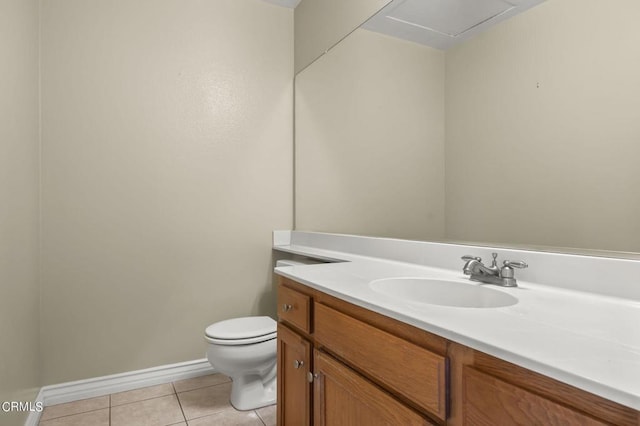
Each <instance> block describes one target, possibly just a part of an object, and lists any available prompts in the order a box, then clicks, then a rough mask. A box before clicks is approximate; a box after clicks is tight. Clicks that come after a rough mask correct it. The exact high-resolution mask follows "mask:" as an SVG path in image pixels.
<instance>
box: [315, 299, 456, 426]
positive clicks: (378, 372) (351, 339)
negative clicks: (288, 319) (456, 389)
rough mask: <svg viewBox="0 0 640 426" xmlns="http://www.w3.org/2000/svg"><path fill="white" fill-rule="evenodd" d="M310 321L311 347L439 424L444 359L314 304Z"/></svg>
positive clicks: (444, 401)
mask: <svg viewBox="0 0 640 426" xmlns="http://www.w3.org/2000/svg"><path fill="white" fill-rule="evenodd" d="M314 319H315V329H314V333H315V340H316V342H318V343H320V344H321V345H323V346H324V347H325V348H326V349H327V350H328V351H330V352H332V353H334V354H335V355H337V356H338V357H340V358H341V359H343V360H345V361H346V362H347V363H349V364H351V365H352V366H353V367H354V368H356V369H357V370H359V371H362V372H363V373H364V374H366V375H367V376H368V377H370V378H371V379H373V380H374V381H375V382H377V383H378V384H380V385H382V386H383V387H386V388H387V389H388V390H390V391H392V393H395V394H396V395H399V396H401V397H402V398H403V399H405V400H408V401H411V402H413V403H414V404H415V405H416V406H418V407H420V408H422V409H424V410H425V411H426V412H428V413H430V414H431V415H433V416H435V417H436V418H438V419H440V420H445V418H446V416H447V395H448V383H447V382H448V361H447V359H446V358H445V357H443V356H441V355H438V354H435V353H433V352H431V351H429V350H427V349H425V348H422V347H420V346H417V345H414V344H413V343H410V342H408V341H406V340H404V339H401V338H399V337H396V336H394V335H392V334H389V333H387V332H385V331H382V330H380V329H378V328H376V327H373V326H371V325H369V324H366V323H364V322H362V321H359V320H356V319H354V318H352V317H350V316H348V315H345V314H343V313H341V312H338V311H336V310H334V309H332V308H329V307H328V306H325V305H322V304H319V303H316V304H315V305H314Z"/></svg>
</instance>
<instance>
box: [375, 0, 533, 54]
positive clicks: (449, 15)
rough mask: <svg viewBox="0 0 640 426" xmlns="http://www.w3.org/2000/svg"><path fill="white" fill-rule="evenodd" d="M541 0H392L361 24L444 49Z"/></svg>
mask: <svg viewBox="0 0 640 426" xmlns="http://www.w3.org/2000/svg"><path fill="white" fill-rule="evenodd" d="M543 1H544V0H394V1H392V2H391V3H389V4H388V5H387V6H386V7H385V8H383V9H382V10H381V11H380V12H379V13H378V14H376V15H375V16H374V17H372V18H371V19H370V20H369V21H367V22H366V23H365V24H364V25H363V28H366V29H369V30H372V31H376V32H380V33H384V34H388V35H391V36H394V37H399V38H403V39H406V40H410V41H414V42H416V43H421V44H426V45H428V46H431V47H435V48H437V49H447V48H449V47H451V46H453V45H454V44H456V43H459V42H460V41H462V40H466V39H467V38H469V37H471V36H472V35H474V34H477V33H479V32H481V31H482V30H484V29H486V28H488V27H490V26H491V25H494V24H496V23H498V22H500V21H502V20H504V19H506V18H509V17H511V16H513V15H516V14H518V13H520V12H522V11H524V10H526V9H529V8H530V7H533V6H535V5H536V4H539V3H542V2H543Z"/></svg>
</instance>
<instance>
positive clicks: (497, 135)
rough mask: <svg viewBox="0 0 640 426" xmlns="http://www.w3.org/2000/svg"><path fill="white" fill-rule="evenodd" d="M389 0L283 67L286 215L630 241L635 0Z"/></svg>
mask: <svg viewBox="0 0 640 426" xmlns="http://www.w3.org/2000/svg"><path fill="white" fill-rule="evenodd" d="M433 1H434V4H437V3H443V2H442V1H440V0H433ZM429 2H430V0H413V3H414V6H415V4H417V5H418V7H422V8H423V9H425V10H428V9H429V7H428V4H429ZM474 2H478V0H472V1H471V3H474ZM403 3H404V4H410V3H412V1H411V0H404V1H399V2H398V1H394V2H392V3H391V4H390V5H389V6H387V8H385V9H383V10H382V11H381V13H379V14H378V15H376V16H375V17H374V18H372V20H370V21H368V22H367V23H365V24H364V25H363V26H362V27H361V28H359V29H357V30H356V31H354V32H353V33H351V34H350V35H349V36H348V37H346V38H345V39H344V40H342V41H341V42H340V43H339V44H338V45H336V46H334V47H333V48H332V49H331V50H329V51H328V52H327V53H326V54H325V55H323V56H322V57H320V58H318V59H317V60H316V61H315V62H314V63H312V64H311V65H310V66H308V67H307V68H306V69H304V70H303V71H301V72H300V73H298V74H297V76H296V83H295V85H296V99H295V120H296V126H295V129H296V130H295V140H296V142H295V143H296V158H295V163H296V198H295V208H296V228H297V229H300V230H313V231H322V232H339V233H350V234H362V235H375V236H384V237H398V238H408V239H419V240H437V241H443V240H454V241H468V242H474V243H487V244H492V245H507V246H517V247H536V248H552V247H555V249H556V250H558V251H571V252H575V251H578V252H581V251H590V250H594V251H598V252H600V251H615V252H627V253H629V254H627V255H624V254H622V253H616V254H615V255H617V256H635V255H634V254H633V253H638V252H640V25H638V21H640V2H638V1H636V0H615V1H610V2H604V1H601V0H547V1H544V2H537V3H538V4H533V3H532V2H525V1H521V2H516V1H515V0H513V1H509V2H507V1H503V0H486V1H485V0H482V1H481V2H479V3H487V7H488V9H482V10H479V11H475V10H474V11H473V13H472V15H473V16H472V17H471V18H470V17H469V13H470V12H469V11H468V9H465V8H464V7H462V8H461V7H458V9H457V11H456V10H453V11H451V10H450V11H449V12H448V13H450V15H451V16H450V17H449V18H451V19H452V22H453V24H454V25H453V26H454V27H456V25H458V27H456V28H454V30H455V31H458V34H462V36H460V37H457V36H455V34H453V33H452V32H451V31H449V29H448V28H435V29H434V28H432V27H433V25H431V24H430V23H429V22H426V23H422V22H420V21H416V22H412V21H411V20H412V19H413V17H415V16H416V15H415V14H405V15H403V14H402V13H400V12H398V13H397V14H396V16H392V13H391V12H393V11H394V8H395V7H396V6H397V5H398V4H403ZM445 3H446V2H445ZM450 3H451V4H461V3H464V2H463V1H462V0H460V1H453V2H450ZM517 3H523V4H524V6H525V7H523V9H526V10H523V11H518V12H519V13H513V14H511V12H509V13H504V11H501V10H502V9H500V7H504V5H505V4H506V5H507V7H511V6H514V5H516V6H517ZM525 3H526V4H525ZM491 8H493V9H491ZM454 9H455V8H454ZM398 10H400V11H402V9H397V8H396V9H395V11H396V12H397V11H398ZM460 11H466V12H465V13H466V14H462V15H460V16H458V15H456V13H459V12H460ZM431 12H433V11H431ZM431 12H430V13H431ZM483 14H484V15H483ZM510 14H511V15H513V16H510ZM427 16H428V15H427ZM496 16H497V17H499V19H494V21H495V22H493V21H492V17H496ZM392 18H393V19H392ZM410 18H411V19H410ZM473 19H476V20H478V19H479V20H480V21H481V23H482V25H475V24H473ZM376 20H377V21H382V22H383V24H381V25H378V26H376V22H375V21H376ZM389 21H393V22H392V23H389ZM498 21H499V22H498ZM384 22H387V26H397V25H398V24H403V25H404V26H405V27H404V28H405V29H404V30H402V29H397V28H396V29H395V30H394V31H395V33H394V31H386V30H385V28H384V27H385V24H384ZM438 22H440V21H438ZM470 23H471V24H470ZM407 25H408V26H407ZM465 25H466V26H467V27H468V26H469V25H471V26H472V29H473V31H467V30H468V28H467V27H465ZM465 28H466V29H465ZM425 29H428V30H430V31H431V32H435V33H438V34H439V35H438V34H436V35H437V36H435V37H431V39H429V37H424V38H425V39H429V40H423V39H421V38H420V37H421V36H420V33H421V32H422V33H424V31H423V30H425ZM455 31H454V32H455ZM389 32H390V33H394V34H392V35H390V34H389ZM452 34H453V36H452ZM423 35H424V34H423ZM438 37H440V38H439V39H438ZM451 38H453V39H454V40H453V42H452V43H448V42H446V40H447V39H451ZM434 40H435V41H434ZM438 40H440V41H438ZM443 40H444V42H443ZM428 44H431V45H428Z"/></svg>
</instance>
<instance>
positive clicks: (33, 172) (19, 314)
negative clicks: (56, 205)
mask: <svg viewBox="0 0 640 426" xmlns="http://www.w3.org/2000/svg"><path fill="white" fill-rule="evenodd" d="M0 64H2V78H0V290H2V294H0V336H2V342H0V403H2V402H4V401H18V400H20V401H33V400H34V398H35V396H36V393H37V390H38V389H37V387H38V386H39V382H40V377H39V367H38V333H39V329H38V305H39V290H38V175H39V174H38V155H39V154H38V150H39V142H38V2H37V1H35V0H5V1H2V2H0ZM25 417H26V413H17V414H7V413H5V412H4V411H1V410H0V424H2V425H14V424H15V425H18V424H22V423H23V421H24V418H25Z"/></svg>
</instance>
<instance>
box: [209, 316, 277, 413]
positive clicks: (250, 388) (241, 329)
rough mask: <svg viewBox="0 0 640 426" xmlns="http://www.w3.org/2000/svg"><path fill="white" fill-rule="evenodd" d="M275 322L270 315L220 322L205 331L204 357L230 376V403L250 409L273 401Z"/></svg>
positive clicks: (217, 369) (275, 344)
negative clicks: (205, 346) (205, 350)
mask: <svg viewBox="0 0 640 426" xmlns="http://www.w3.org/2000/svg"><path fill="white" fill-rule="evenodd" d="M276 336H277V334H276V322H275V321H274V320H273V319H271V318H270V317H243V318H233V319H229V320H225V321H220V322H217V323H215V324H212V325H210V326H209V327H207V329H206V330H205V340H206V341H207V343H208V348H207V359H208V360H209V362H210V363H211V365H212V366H213V368H214V369H215V370H216V371H217V372H218V373H222V374H225V375H227V376H229V377H231V380H232V383H231V405H233V406H234V407H235V408H236V409H238V410H253V409H256V408H260V407H265V406H267V405H272V404H275V402H276V351H277V342H276Z"/></svg>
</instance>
